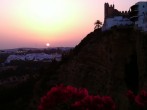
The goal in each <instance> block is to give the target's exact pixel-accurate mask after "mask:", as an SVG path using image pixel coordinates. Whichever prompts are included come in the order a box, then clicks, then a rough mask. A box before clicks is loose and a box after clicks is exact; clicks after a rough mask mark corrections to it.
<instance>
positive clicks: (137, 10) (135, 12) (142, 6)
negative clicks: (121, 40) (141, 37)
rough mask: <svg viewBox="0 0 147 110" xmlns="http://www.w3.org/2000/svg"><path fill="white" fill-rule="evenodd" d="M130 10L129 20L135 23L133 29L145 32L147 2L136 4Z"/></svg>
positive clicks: (146, 27) (146, 26) (146, 25)
mask: <svg viewBox="0 0 147 110" xmlns="http://www.w3.org/2000/svg"><path fill="white" fill-rule="evenodd" d="M130 9H131V13H130V19H131V20H132V21H134V22H135V27H137V28H138V29H140V30H143V31H147V1H144V2H137V3H136V4H135V5H133V6H131V8H130Z"/></svg>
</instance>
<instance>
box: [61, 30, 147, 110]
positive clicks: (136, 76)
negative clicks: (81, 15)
mask: <svg viewBox="0 0 147 110" xmlns="http://www.w3.org/2000/svg"><path fill="white" fill-rule="evenodd" d="M146 56H147V37H146V34H145V33H142V32H139V31H137V30H134V29H132V28H113V29H111V30H109V31H106V32H101V29H97V30H95V31H94V32H91V33H90V34H88V35H87V36H86V37H85V38H84V39H83V40H82V41H81V43H80V44H79V45H77V46H76V47H75V48H74V49H73V52H72V55H71V57H72V58H70V60H69V61H67V62H66V63H64V64H63V65H61V66H60V69H59V70H58V73H59V76H58V78H59V82H60V83H64V84H67V85H73V86H76V87H85V88H88V90H89V91H90V92H91V93H93V94H96V93H98V94H100V95H110V96H112V97H113V98H114V99H115V100H116V102H118V106H119V107H120V108H121V109H120V110H123V109H127V108H126V107H127V98H126V97H125V92H126V91H127V90H128V89H131V90H132V91H134V92H135V93H137V92H138V90H139V89H141V88H147V80H146V79H147V75H146V73H147V69H146V68H147V63H146V62H147V57H146Z"/></svg>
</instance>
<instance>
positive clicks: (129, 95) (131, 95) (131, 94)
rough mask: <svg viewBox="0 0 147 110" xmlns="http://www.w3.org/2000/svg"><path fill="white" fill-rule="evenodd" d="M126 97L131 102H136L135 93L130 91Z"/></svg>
mask: <svg viewBox="0 0 147 110" xmlns="http://www.w3.org/2000/svg"><path fill="white" fill-rule="evenodd" d="M126 96H127V97H128V99H129V100H130V101H134V99H135V95H134V93H133V92H132V91H131V90H128V92H127V94H126Z"/></svg>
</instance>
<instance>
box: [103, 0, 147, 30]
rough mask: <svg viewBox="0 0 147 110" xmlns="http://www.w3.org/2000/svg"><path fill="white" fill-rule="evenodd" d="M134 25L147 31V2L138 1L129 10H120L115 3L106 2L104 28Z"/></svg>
mask: <svg viewBox="0 0 147 110" xmlns="http://www.w3.org/2000/svg"><path fill="white" fill-rule="evenodd" d="M126 25H132V26H134V27H137V28H138V29H140V30H143V31H147V2H138V3H136V4H135V5H133V6H131V8H130V9H129V11H122V12H120V11H118V10H117V9H115V7H114V5H109V4H108V3H105V4H104V24H103V27H102V30H103V31H105V30H109V29H111V28H112V27H114V26H126Z"/></svg>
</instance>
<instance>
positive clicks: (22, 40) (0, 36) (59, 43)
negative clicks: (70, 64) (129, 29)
mask: <svg viewBox="0 0 147 110" xmlns="http://www.w3.org/2000/svg"><path fill="white" fill-rule="evenodd" d="M138 1H139V0H0V49H12V48H28V47H30V48H46V47H47V46H48V44H50V46H51V47H74V46H76V45H78V44H79V43H80V41H81V40H82V39H83V38H84V37H85V36H86V35H87V34H88V33H90V32H92V31H93V30H94V22H95V21H96V20H100V21H102V22H103V20H104V3H105V2H108V3H109V4H113V3H114V5H115V8H116V9H118V10H120V11H127V10H129V8H130V6H131V5H134V4H135V3H136V2H138ZM46 44H47V45H46Z"/></svg>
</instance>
